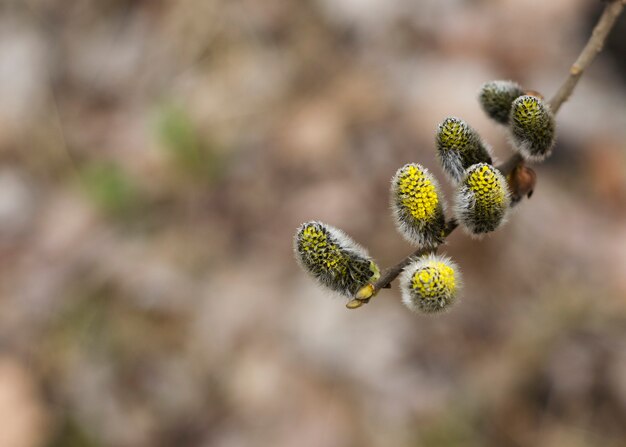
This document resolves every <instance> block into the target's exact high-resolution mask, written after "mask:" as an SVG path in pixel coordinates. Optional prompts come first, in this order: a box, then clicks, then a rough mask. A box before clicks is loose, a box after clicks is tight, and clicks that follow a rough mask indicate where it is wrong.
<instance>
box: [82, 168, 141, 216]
mask: <svg viewBox="0 0 626 447" xmlns="http://www.w3.org/2000/svg"><path fill="white" fill-rule="evenodd" d="M81 180H82V187H83V190H84V192H85V193H86V194H87V196H88V197H89V198H90V199H91V200H92V201H93V202H94V204H95V205H96V206H97V207H98V208H100V209H101V210H102V211H103V212H105V213H106V214H108V215H111V216H113V217H125V216H128V215H129V214H130V213H131V212H132V211H133V210H134V209H136V207H137V205H138V203H139V193H138V191H137V188H136V186H135V184H134V182H133V181H132V180H131V178H130V177H129V176H128V175H127V174H126V173H125V172H124V171H123V170H122V169H121V168H120V167H119V166H118V165H116V164H114V163H111V162H97V163H91V164H89V165H88V166H86V167H84V168H82V169H81Z"/></svg>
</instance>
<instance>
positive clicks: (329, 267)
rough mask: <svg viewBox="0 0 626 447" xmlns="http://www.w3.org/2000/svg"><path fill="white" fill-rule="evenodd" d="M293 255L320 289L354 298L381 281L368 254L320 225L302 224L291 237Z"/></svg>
mask: <svg viewBox="0 0 626 447" xmlns="http://www.w3.org/2000/svg"><path fill="white" fill-rule="evenodd" d="M293 245H294V254H295V257H296V260H297V261H298V263H299V264H300V266H301V267H302V268H303V269H304V270H305V271H306V272H308V273H309V274H310V275H311V276H312V277H313V278H315V280H317V282H318V283H319V284H321V285H322V286H324V287H326V288H328V289H330V290H333V291H335V292H338V293H340V294H341V295H344V296H346V297H349V298H351V297H353V296H354V295H355V294H356V293H357V292H358V291H359V290H360V289H361V288H362V287H363V286H365V285H366V284H368V283H370V282H374V281H376V280H377V279H378V278H379V277H380V272H379V269H378V266H377V265H376V264H375V263H374V261H372V259H371V258H370V257H369V255H368V254H367V251H366V250H365V249H364V248H363V247H361V246H360V245H359V244H357V243H356V242H354V241H353V240H352V239H351V238H350V237H349V236H347V235H346V234H345V233H344V232H343V231H341V230H339V229H337V228H334V227H332V226H330V225H327V224H324V223H322V222H317V221H311V222H306V223H304V224H302V225H301V226H300V227H299V228H298V230H297V232H296V235H295V237H294V241H293Z"/></svg>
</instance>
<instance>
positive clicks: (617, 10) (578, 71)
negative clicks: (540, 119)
mask: <svg viewBox="0 0 626 447" xmlns="http://www.w3.org/2000/svg"><path fill="white" fill-rule="evenodd" d="M625 3H626V2H625V1H624V0H613V1H611V2H609V3H607V5H606V6H605V7H604V12H603V13H602V15H601V16H600V19H599V20H598V23H597V24H596V26H595V28H594V29H593V32H592V33H591V37H590V38H589V41H588V42H587V45H585V47H584V48H583V50H582V52H581V53H580V55H579V56H578V59H576V62H574V64H573V65H572V67H571V68H570V70H569V75H568V76H567V78H566V79H565V82H563V84H562V85H561V88H559V90H558V91H557V92H556V94H555V95H554V97H553V98H552V99H551V100H550V108H551V109H552V111H553V112H554V113H555V114H556V113H557V112H558V111H559V109H560V108H561V106H562V105H563V103H564V102H565V101H567V100H568V99H569V97H570V96H571V94H572V92H573V91H574V88H575V87H576V84H578V80H579V79H580V77H581V76H582V74H583V72H584V71H585V70H586V69H587V68H588V67H589V65H591V62H593V60H594V59H595V57H596V56H597V55H598V53H600V51H602V48H603V47H604V43H605V42H606V38H607V36H608V35H609V33H610V32H611V29H613V26H614V25H615V22H616V21H617V18H618V17H619V16H620V14H621V13H622V10H623V9H624V4H625Z"/></svg>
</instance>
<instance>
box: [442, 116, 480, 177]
mask: <svg viewBox="0 0 626 447" xmlns="http://www.w3.org/2000/svg"><path fill="white" fill-rule="evenodd" d="M435 140H436V144H437V153H438V155H439V161H440V162H441V166H442V167H443V170H444V172H445V173H446V174H447V175H448V176H449V177H450V178H451V179H452V181H454V182H455V183H458V182H460V181H461V179H462V178H463V175H464V173H465V170H466V169H467V168H469V167H470V166H472V165H474V164H476V163H491V162H492V160H491V154H490V149H489V148H488V147H487V146H486V145H485V144H483V142H482V141H481V139H480V135H478V132H476V131H475V130H474V129H473V128H471V127H470V126H469V125H468V124H467V123H466V122H465V121H463V120H460V119H458V118H453V117H451V118H446V119H445V120H444V121H443V122H442V123H441V124H440V125H439V127H438V129H437V136H436V139H435Z"/></svg>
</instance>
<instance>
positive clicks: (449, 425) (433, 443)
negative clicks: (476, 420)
mask: <svg viewBox="0 0 626 447" xmlns="http://www.w3.org/2000/svg"><path fill="white" fill-rule="evenodd" d="M471 423H472V418H471V415H468V414H465V415H464V414H455V412H451V413H449V414H445V415H442V417H440V418H439V419H438V420H436V421H433V423H432V424H429V425H428V426H427V427H425V428H424V429H423V430H421V431H420V434H419V440H420V442H419V443H418V445H419V446H421V447H460V446H463V447H478V446H479V445H480V443H479V442H478V440H477V434H476V432H475V430H474V428H473V427H472V426H471Z"/></svg>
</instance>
